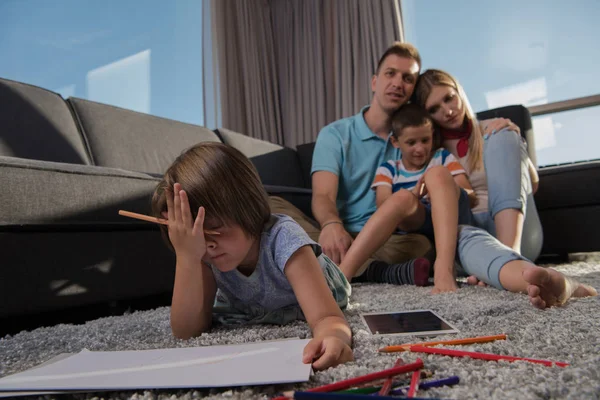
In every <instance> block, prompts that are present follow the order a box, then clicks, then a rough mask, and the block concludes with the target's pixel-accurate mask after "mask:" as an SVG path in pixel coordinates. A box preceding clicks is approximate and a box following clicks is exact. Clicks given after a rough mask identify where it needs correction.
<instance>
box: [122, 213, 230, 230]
mask: <svg viewBox="0 0 600 400" xmlns="http://www.w3.org/2000/svg"><path fill="white" fill-rule="evenodd" d="M119 215H122V216H124V217H129V218H135V219H140V220H142V221H148V222H154V223H155V224H161V225H169V221H168V220H166V219H162V218H156V217H151V216H149V215H144V214H138V213H134V212H131V211H125V210H119ZM204 233H206V234H208V235H220V234H221V233H220V232H217V231H209V230H205V231H204Z"/></svg>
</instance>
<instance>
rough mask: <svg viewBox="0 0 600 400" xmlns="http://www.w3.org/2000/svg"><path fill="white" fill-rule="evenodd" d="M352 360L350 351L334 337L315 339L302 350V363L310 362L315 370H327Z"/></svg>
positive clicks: (348, 347) (352, 356)
mask: <svg viewBox="0 0 600 400" xmlns="http://www.w3.org/2000/svg"><path fill="white" fill-rule="evenodd" d="M353 360H354V354H353V353H352V349H351V348H350V346H348V345H347V344H346V343H344V341H343V340H341V339H340V338H338V337H336V336H325V337H323V338H315V339H313V340H311V341H310V342H308V344H307V345H306V347H305V348H304V354H303V355H302V362H303V363H304V364H309V363H311V362H312V365H313V368H314V369H315V370H322V369H327V368H329V367H335V366H336V365H339V364H343V363H345V362H348V361H353Z"/></svg>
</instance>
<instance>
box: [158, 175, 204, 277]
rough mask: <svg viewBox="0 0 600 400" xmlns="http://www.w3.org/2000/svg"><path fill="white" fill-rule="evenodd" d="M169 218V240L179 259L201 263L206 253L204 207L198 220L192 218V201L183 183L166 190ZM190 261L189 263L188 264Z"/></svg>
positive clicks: (190, 263)
mask: <svg viewBox="0 0 600 400" xmlns="http://www.w3.org/2000/svg"><path fill="white" fill-rule="evenodd" d="M165 194H166V196H167V219H168V220H169V240H171V244H172V245H173V248H174V249H175V254H176V255H177V258H178V259H179V261H184V262H186V264H187V265H196V264H197V265H198V266H200V265H201V262H202V257H204V254H205V253H206V241H205V239H204V229H203V225H204V215H205V212H204V207H200V209H199V210H198V216H197V217H196V220H195V221H194V220H192V213H191V211H190V202H189V200H188V197H187V194H186V193H185V191H184V190H181V185H180V184H179V183H176V184H174V185H173V190H172V191H171V190H166V191H165ZM188 263H189V264H188Z"/></svg>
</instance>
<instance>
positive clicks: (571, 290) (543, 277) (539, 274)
mask: <svg viewBox="0 0 600 400" xmlns="http://www.w3.org/2000/svg"><path fill="white" fill-rule="evenodd" d="M523 279H525V281H526V282H527V283H529V286H528V287H527V294H528V295H529V301H530V302H531V304H532V305H533V306H534V307H536V308H547V307H552V306H560V305H563V304H564V303H566V302H567V300H569V299H570V298H571V297H588V296H597V295H598V292H597V291H596V289H594V288H593V287H591V286H588V285H584V284H582V283H579V282H577V281H576V280H574V279H572V278H570V277H567V276H565V275H563V274H562V273H560V272H558V271H557V270H555V269H552V268H542V267H526V268H525V269H524V270H523Z"/></svg>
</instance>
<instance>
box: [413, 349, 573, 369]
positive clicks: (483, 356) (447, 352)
mask: <svg viewBox="0 0 600 400" xmlns="http://www.w3.org/2000/svg"><path fill="white" fill-rule="evenodd" d="M410 351H411V352H413V353H429V354H439V355H443V356H450V357H470V358H475V359H478V360H487V361H500V360H504V361H508V362H513V361H527V362H531V363H536V364H542V365H545V366H547V367H551V366H553V365H556V366H557V367H567V366H569V364H568V363H565V362H559V361H549V360H536V359H535V358H527V357H515V356H503V355H500V354H491V353H477V352H474V351H460V350H451V349H443V348H439V347H425V346H410Z"/></svg>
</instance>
